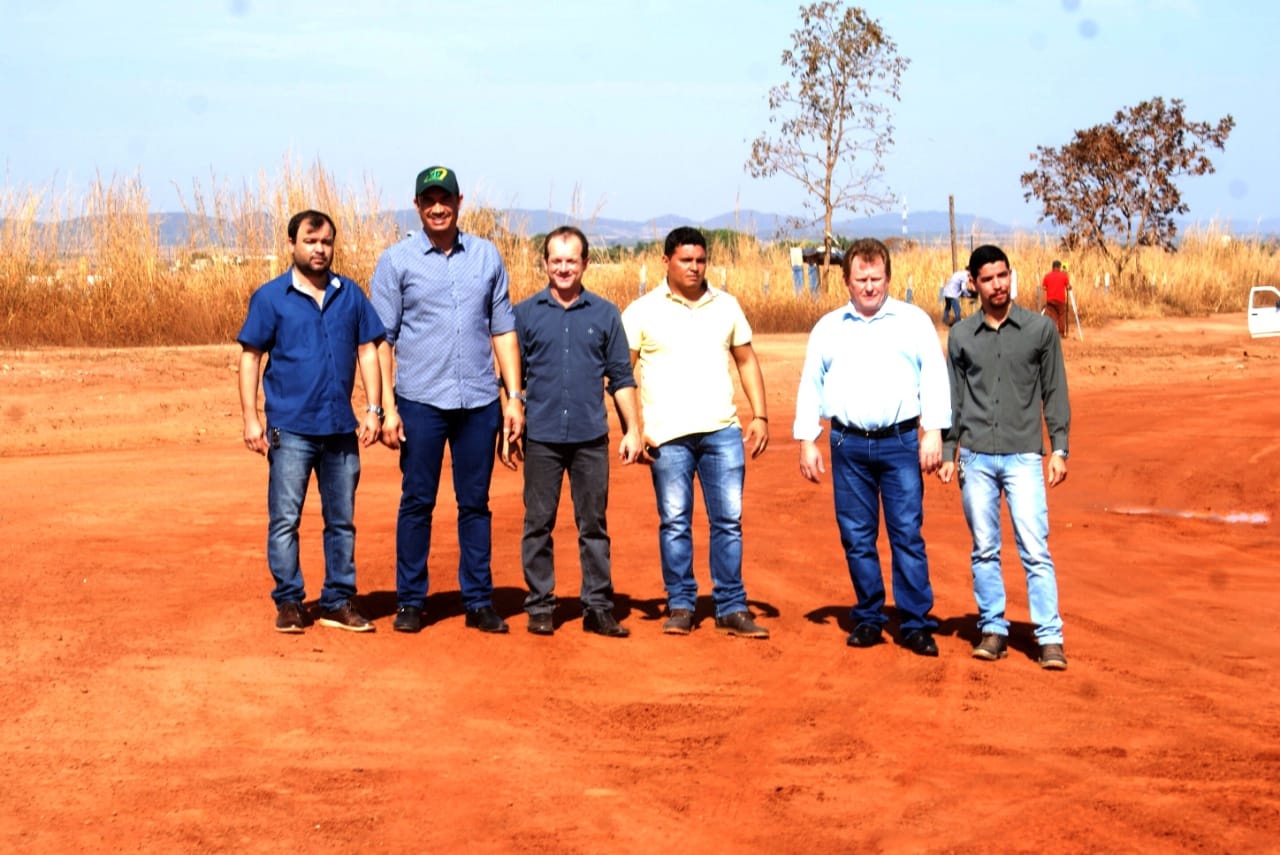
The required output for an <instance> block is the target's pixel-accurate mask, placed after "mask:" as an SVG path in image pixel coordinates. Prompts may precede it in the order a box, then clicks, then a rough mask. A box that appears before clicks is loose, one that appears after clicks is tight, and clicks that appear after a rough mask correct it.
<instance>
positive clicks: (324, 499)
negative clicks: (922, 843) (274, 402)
mask: <svg viewBox="0 0 1280 855" xmlns="http://www.w3.org/2000/svg"><path fill="white" fill-rule="evenodd" d="M271 436H272V438H273V440H272V444H271V448H270V449H268V451H267V461H268V462H269V468H270V474H269V475H268V480H267V515H268V517H269V523H268V528H267V566H268V567H269V568H270V569H271V575H272V577H274V578H275V580H276V586H275V589H274V590H273V591H272V592H271V599H272V600H274V601H275V603H276V605H277V606H278V605H280V604H281V603H300V602H302V601H303V600H305V599H306V590H305V588H304V585H303V581H302V567H301V565H300V564H299V562H298V525H299V523H300V522H301V520H302V506H303V503H304V502H305V501H306V498H307V485H308V484H309V483H310V482H311V473H312V472H315V474H316V487H317V489H318V490H319V492H320V511H321V514H322V515H323V516H324V588H323V589H321V592H320V608H321V609H323V610H325V611H332V610H334V609H340V608H342V605H343V604H344V603H346V601H347V600H349V599H350V598H351V597H352V596H354V595H355V592H356V525H355V508H356V486H357V485H358V484H359V483H360V445H359V443H358V442H357V440H356V435H355V434H354V433H340V434H332V435H327V436H310V435H306V434H300V433H289V432H288V431H283V430H281V431H277V430H275V429H274V428H273V429H272V430H271ZM277 436H278V437H279V440H278V442H277V441H276V440H275V439H274V438H275V437H277Z"/></svg>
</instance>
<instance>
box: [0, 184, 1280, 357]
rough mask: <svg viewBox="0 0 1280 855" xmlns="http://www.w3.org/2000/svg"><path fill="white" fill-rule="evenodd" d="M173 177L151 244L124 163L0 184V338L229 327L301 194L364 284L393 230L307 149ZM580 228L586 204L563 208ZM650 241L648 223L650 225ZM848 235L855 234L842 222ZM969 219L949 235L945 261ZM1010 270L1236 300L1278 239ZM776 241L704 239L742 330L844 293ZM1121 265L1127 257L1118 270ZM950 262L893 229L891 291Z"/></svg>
mask: <svg viewBox="0 0 1280 855" xmlns="http://www.w3.org/2000/svg"><path fill="white" fill-rule="evenodd" d="M211 181H212V186H211V187H209V188H204V187H202V186H201V185H199V184H196V185H194V186H193V188H192V189H191V190H190V191H189V192H187V193H185V194H183V200H182V202H183V209H184V211H185V213H186V215H187V217H188V221H189V222H190V223H191V226H192V227H191V229H190V233H189V237H188V238H187V241H186V244H185V245H183V246H178V247H173V246H164V245H162V244H161V241H160V238H159V230H158V228H157V226H156V225H155V223H154V221H153V219H152V215H151V210H150V200H149V198H148V195H147V192H146V190H145V187H144V185H143V183H142V181H141V179H140V178H139V177H137V176H134V177H131V178H124V179H120V178H113V179H110V180H104V179H101V178H99V179H97V180H95V181H94V182H93V183H92V184H91V185H90V187H89V189H88V190H87V191H86V192H85V193H84V194H83V196H78V197H75V198H72V197H69V196H61V197H60V196H58V195H56V194H55V193H54V192H53V191H52V190H48V189H21V190H12V189H6V190H4V191H3V195H2V196H0V346H3V347H10V348H16V347H23V348H26V347H42V346H110V347H127V346H146V345H181V344H211V343H219V342H229V341H231V340H233V339H234V337H235V335H236V332H237V331H238V330H239V328H240V325H241V322H242V321H243V319H244V314H245V309H246V307H247V305H248V299H249V295H250V294H251V293H252V291H253V290H254V289H255V288H256V287H258V286H259V285H260V284H262V283H263V282H265V281H266V280H267V279H269V278H271V277H273V276H276V275H278V274H279V273H281V272H282V271H284V270H285V269H286V268H287V267H288V265H289V262H290V252H289V245H288V241H287V239H286V235H285V234H284V224H285V223H286V222H287V221H288V218H289V217H290V216H291V215H292V214H293V213H295V212H297V211H299V210H302V209H304V208H317V209H319V210H322V211H324V212H326V213H328V214H329V215H330V216H331V217H332V218H333V219H334V222H335V223H336V224H337V227H338V240H337V247H336V253H335V259H334V269H335V270H336V271H338V272H340V273H342V274H344V275H346V276H350V277H351V278H353V279H355V280H356V281H357V282H359V283H360V284H361V285H362V286H363V287H365V288H367V287H368V283H369V278H370V276H371V275H372V273H373V269H374V266H375V264H376V263H377V259H378V256H379V255H380V254H381V252H382V251H383V249H385V248H386V247H387V245H388V244H389V243H391V242H392V241H395V240H398V239H400V237H401V235H399V234H398V231H397V227H396V224H395V220H394V217H393V216H392V213H391V212H390V211H387V210H383V209H381V208H380V207H379V202H378V199H379V198H380V193H379V191H378V188H377V187H375V186H373V185H372V184H368V185H366V186H362V187H357V188H350V187H339V186H338V185H337V184H336V183H335V181H334V180H333V177H332V175H331V174H330V173H328V172H327V171H326V170H325V169H324V168H323V166H321V165H320V164H319V163H317V164H315V165H313V166H310V167H299V166H297V165H295V164H293V163H290V162H286V163H285V165H284V167H283V168H282V170H281V172H280V173H279V174H278V175H274V176H267V175H266V174H262V175H260V176H259V177H258V179H257V180H256V182H253V183H246V184H244V185H242V186H240V187H239V188H233V187H232V186H231V185H230V184H228V183H226V182H219V181H218V180H217V179H216V177H215V178H213V179H211ZM461 225H462V228H463V229H464V230H465V231H468V232H471V233H474V234H478V235H481V236H483V237H487V238H489V239H491V240H493V241H494V242H495V243H497V245H498V248H499V249H500V250H501V251H502V255H503V257H504V259H505V260H506V263H507V267H508V271H509V273H510V276H511V295H512V299H513V300H519V299H521V298H523V297H525V296H527V295H529V294H531V293H533V292H534V291H536V290H537V289H539V288H541V287H542V286H543V285H544V284H545V281H546V280H545V278H544V276H543V273H542V270H541V267H540V262H541V250H542V247H541V243H540V241H537V240H536V239H535V238H534V237H533V236H531V235H529V234H527V233H526V229H524V228H523V227H522V225H521V224H520V223H513V222H511V221H510V220H509V219H508V218H507V217H506V215H504V214H503V213H502V212H500V211H498V210H496V209H494V208H492V207H487V206H485V205H484V204H483V203H481V204H476V203H475V202H474V200H472V199H471V198H469V197H468V198H467V200H466V203H465V204H464V206H463V211H462V222H461ZM578 225H579V226H581V227H582V228H583V229H584V231H586V232H587V234H588V235H590V234H591V222H590V221H589V220H587V221H585V222H580V223H578ZM655 237H657V238H658V239H659V240H660V239H661V237H662V235H655ZM843 237H846V238H852V237H857V235H845V236H843ZM989 240H990V238H984V237H983V236H982V235H981V234H980V233H973V234H968V233H966V234H963V235H961V236H959V241H960V244H961V246H960V249H959V253H958V254H959V262H960V264H961V265H963V264H964V262H965V260H966V258H967V255H968V249H969V247H970V246H973V245H977V244H979V243H985V242H989ZM1003 246H1004V249H1005V251H1006V252H1007V253H1008V254H1009V257H1010V259H1011V261H1012V263H1013V267H1014V270H1015V273H1016V274H1017V276H1018V297H1017V299H1018V301H1019V302H1020V303H1022V304H1023V305H1025V306H1027V307H1028V308H1032V309H1038V308H1039V300H1040V294H1039V282H1040V279H1041V277H1042V276H1043V275H1044V274H1045V273H1046V272H1047V271H1048V270H1049V267H1050V265H1051V263H1052V261H1053V260H1054V259H1055V258H1057V259H1061V260H1062V261H1063V262H1064V263H1066V265H1067V268H1068V271H1069V273H1070V275H1071V279H1072V284H1073V286H1074V290H1075V296H1076V300H1077V304H1078V307H1079V313H1080V321H1081V323H1082V324H1083V325H1084V326H1085V327H1088V326H1090V325H1099V324H1102V323H1104V322H1106V321H1107V320H1109V319H1113V318H1135V317H1160V316H1166V315H1176V316H1196V315H1207V314H1212V313H1218V312H1235V311H1239V312H1244V311H1245V307H1246V303H1247V300H1248V289H1249V287H1250V286H1252V285H1256V284H1267V285H1274V284H1277V283H1280V245H1278V244H1277V242H1276V241H1258V240H1243V239H1237V238H1235V237H1234V236H1232V235H1231V234H1230V233H1227V232H1224V231H1221V230H1217V229H1199V230H1193V231H1190V232H1187V233H1184V234H1182V235H1181V241H1180V246H1179V249H1178V251H1177V252H1176V253H1165V252H1163V251H1160V250H1156V249H1148V250H1142V251H1141V254H1140V255H1139V257H1138V260H1137V265H1136V274H1134V275H1129V274H1128V272H1127V273H1126V276H1125V278H1124V279H1123V280H1122V281H1115V280H1113V279H1111V278H1110V277H1109V276H1108V273H1107V271H1108V267H1107V264H1106V262H1105V261H1104V260H1103V259H1102V258H1100V257H1099V256H1097V255H1095V254H1088V253H1072V254H1063V253H1062V252H1061V251H1060V250H1059V249H1058V247H1057V242H1056V240H1055V239H1054V238H1053V237H1052V236H1048V235H1037V234H1026V235H1022V236H1017V237H1015V238H1013V239H1012V240H1005V241H1004V242H1003ZM788 250H789V244H788V243H787V242H786V241H776V242H760V241H757V240H756V239H755V238H754V237H752V236H750V235H747V234H736V235H731V236H730V237H729V239H728V240H726V241H722V242H716V243H714V244H713V246H712V249H711V257H710V268H709V270H708V275H707V278H708V280H709V281H710V282H711V284H712V285H714V286H716V287H723V288H726V289H727V290H729V291H730V292H731V293H733V294H734V295H736V296H737V297H738V299H739V300H740V301H741V302H742V304H743V307H744V309H745V310H746V313H747V317H748V318H749V319H750V321H751V324H752V327H753V328H754V329H755V330H756V331H758V332H804V331H807V330H808V329H809V328H810V327H812V326H813V324H814V323H815V322H816V321H817V319H818V318H819V317H820V316H821V315H822V314H823V313H824V312H826V311H829V310H831V309H833V308H836V307H837V306H839V305H841V304H842V303H844V302H845V301H846V300H847V299H848V294H847V292H846V291H845V289H844V286H843V283H842V281H841V278H840V274H839V269H838V268H836V267H832V268H831V269H830V270H829V271H828V272H826V273H824V275H823V282H822V286H821V288H820V289H819V293H818V295H817V297H816V299H814V298H811V297H810V296H809V292H808V286H807V281H806V287H805V291H804V294H803V295H802V296H797V295H796V294H795V292H794V288H793V285H792V272H791V265H790V261H789V256H788ZM1134 269H1135V268H1134V266H1133V265H1131V267H1130V270H1134ZM951 273H952V261H951V249H950V246H949V243H947V242H944V243H940V244H939V243H933V244H927V245H919V244H908V245H907V246H905V247H903V248H900V249H898V250H896V251H895V252H894V255H893V280H892V283H891V293H892V294H893V295H894V296H895V297H898V298H900V299H907V298H908V297H909V299H910V300H911V302H913V303H915V304H916V305H918V306H920V307H921V308H923V309H925V310H926V311H927V312H929V313H930V314H931V315H932V316H933V317H934V318H935V319H940V317H941V309H942V304H941V300H940V297H939V288H940V286H941V284H942V283H943V281H945V280H946V278H947V277H948V276H950V274H951ZM642 274H643V281H644V283H645V286H647V287H648V288H650V289H652V288H653V287H655V286H656V285H657V284H658V283H659V282H660V281H661V280H662V276H663V265H662V258H661V245H660V243H659V245H658V246H657V248H648V249H643V248H642V249H639V250H636V251H629V252H616V251H615V252H612V253H610V254H609V255H608V256H599V257H596V256H594V255H593V263H592V264H591V266H590V267H589V268H588V270H587V274H586V278H585V279H586V284H587V287H588V288H590V289H592V290H593V291H595V292H597V293H600V294H603V295H604V296H606V297H608V298H609V299H610V300H613V301H614V302H615V303H617V304H618V305H619V306H626V304H627V303H629V302H630V301H631V300H633V299H635V298H636V297H637V296H638V295H639V293H640V289H641V282H642Z"/></svg>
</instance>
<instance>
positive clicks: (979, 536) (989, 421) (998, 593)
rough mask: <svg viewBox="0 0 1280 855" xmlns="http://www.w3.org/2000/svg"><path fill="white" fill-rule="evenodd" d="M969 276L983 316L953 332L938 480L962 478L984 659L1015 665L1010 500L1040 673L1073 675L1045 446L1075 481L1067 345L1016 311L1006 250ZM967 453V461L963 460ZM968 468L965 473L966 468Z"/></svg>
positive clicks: (1060, 472) (1056, 476)
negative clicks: (1004, 563)
mask: <svg viewBox="0 0 1280 855" xmlns="http://www.w3.org/2000/svg"><path fill="white" fill-rule="evenodd" d="M969 275H970V276H971V277H972V280H973V284H974V287H976V289H977V291H978V298H979V300H980V301H981V304H982V311H981V312H978V313H975V314H973V315H970V316H969V317H968V318H965V319H964V320H963V321H960V322H959V323H957V324H956V325H955V326H954V327H952V328H951V334H950V336H949V340H948V344H947V355H948V357H949V359H950V366H949V367H950V372H951V407H952V419H951V429H950V431H949V432H948V433H947V435H946V438H945V440H944V443H943V448H942V459H943V461H944V462H943V464H942V467H941V468H940V469H939V470H938V477H939V478H941V479H942V482H943V483H949V482H950V481H951V479H952V477H953V476H958V479H959V481H960V492H961V497H962V502H963V505H964V516H965V520H966V521H967V522H968V524H969V530H970V532H971V533H972V534H973V553H972V558H971V560H972V567H973V593H974V598H975V599H976V600H977V604H978V625H979V630H980V631H981V633H982V640H981V641H980V642H979V643H978V645H977V646H976V647H974V648H973V656H974V658H975V659H986V660H996V659H1002V658H1004V656H1005V649H1006V646H1007V642H1008V636H1009V621H1008V620H1007V619H1006V618H1005V590H1004V580H1003V577H1002V573H1001V567H1000V540H1001V538H1000V494H1001V493H1004V496H1005V501H1006V502H1007V503H1008V505H1009V517H1010V519H1011V520H1012V521H1013V529H1014V535H1015V537H1016V540H1017V544H1018V555H1019V557H1020V558H1021V559H1022V567H1023V570H1024V571H1025V572H1026V576H1027V602H1028V607H1029V610H1030V612H1031V621H1032V623H1034V624H1035V637H1036V641H1037V643H1039V645H1040V666H1041V667H1042V668H1047V669H1051V670H1063V669H1065V668H1066V667H1067V658H1066V656H1065V655H1064V653H1063V648H1062V618H1061V616H1059V614H1058V584H1057V580H1056V579H1055V577H1054V567H1053V559H1052V558H1051V557H1050V555H1049V542H1048V541H1049V509H1048V504H1047V502H1046V499H1045V474H1044V468H1043V462H1042V461H1043V456H1044V440H1043V429H1042V426H1041V425H1042V422H1041V419H1042V418H1043V424H1044V425H1047V426H1048V428H1049V441H1050V443H1051V445H1052V450H1053V453H1052V455H1051V456H1050V457H1049V475H1048V482H1049V486H1050V487H1053V486H1056V485H1058V484H1061V483H1062V482H1063V481H1065V480H1066V478H1067V450H1068V449H1067V435H1068V432H1069V430H1070V427H1071V404H1070V401H1069V400H1068V397H1067V375H1066V370H1065V368H1064V367H1063V362H1062V344H1061V342H1060V340H1059V339H1058V333H1057V330H1055V329H1054V326H1053V322H1052V321H1050V320H1049V319H1048V318H1046V317H1044V316H1042V315H1037V314H1035V313H1033V312H1030V311H1028V310H1027V309H1024V308H1022V307H1021V306H1019V305H1017V304H1016V303H1014V302H1013V299H1012V297H1011V295H1010V287H1009V281H1010V269H1009V258H1008V256H1006V255H1005V253H1004V251H1003V250H1002V249H1000V248H999V247H996V246H990V245H986V246H980V247H978V248H977V249H975V250H974V251H973V253H972V255H970V256H969ZM957 450H958V452H959V453H958V455H957ZM957 460H958V463H957Z"/></svg>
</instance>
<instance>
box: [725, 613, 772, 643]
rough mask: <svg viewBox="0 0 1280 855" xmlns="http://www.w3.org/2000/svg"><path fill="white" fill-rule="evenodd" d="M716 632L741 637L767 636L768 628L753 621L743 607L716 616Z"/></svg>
mask: <svg viewBox="0 0 1280 855" xmlns="http://www.w3.org/2000/svg"><path fill="white" fill-rule="evenodd" d="M716 632H722V633H724V634H725V635H738V636H741V637H743V638H768V637H769V630H767V629H765V628H764V627H762V626H761V625H760V624H758V623H756V622H755V619H754V618H753V616H752V614H751V612H749V611H747V610H746V609H743V610H742V611H740V612H732V613H731V614H727V615H725V616H724V617H718V618H716Z"/></svg>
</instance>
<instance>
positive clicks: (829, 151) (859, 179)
mask: <svg viewBox="0 0 1280 855" xmlns="http://www.w3.org/2000/svg"><path fill="white" fill-rule="evenodd" d="M791 42H792V46H791V47H790V48H789V49H787V50H785V51H783V53H782V67H783V69H784V70H786V71H787V73H788V74H789V75H790V77H791V80H789V81H787V82H786V83H782V84H780V85H778V86H774V87H773V88H772V89H770V90H769V109H770V111H771V114H770V116H769V124H770V126H771V129H770V131H766V132H765V133H762V134H761V135H760V136H759V137H757V138H756V139H755V141H754V142H752V144H751V157H750V158H749V159H748V160H747V163H746V165H745V168H746V170H747V172H749V173H750V174H751V176H752V177H753V178H766V177H769V176H772V175H775V174H777V173H782V174H783V175H787V176H789V177H791V178H794V179H795V180H796V181H798V182H800V184H801V186H803V187H804V189H805V192H806V194H807V196H806V199H805V202H804V207H805V210H806V211H808V212H810V214H811V216H810V217H808V218H804V217H796V218H792V221H791V226H792V227H793V228H797V229H799V228H804V227H806V226H810V225H813V224H815V223H817V222H819V221H821V222H822V224H823V234H824V235H825V236H826V251H825V254H824V258H823V261H824V263H825V264H827V265H829V264H830V262H831V225H832V215H833V213H834V212H835V211H837V210H849V211H854V212H856V211H859V210H861V211H864V212H867V213H871V212H873V211H876V210H884V209H887V208H888V207H889V206H890V205H892V204H893V202H894V197H893V194H892V193H890V192H889V191H888V189H887V187H886V186H885V184H884V180H883V173H884V168H883V166H882V164H881V159H882V158H883V156H884V154H885V152H886V151H887V150H888V148H889V146H891V145H892V144H893V124H892V116H893V113H892V109H891V107H892V102H894V101H898V100H899V97H898V84H899V79H900V78H901V76H902V72H903V71H905V70H906V68H907V65H908V64H909V63H910V60H908V59H906V58H905V57H901V56H898V49H897V45H896V44H895V43H894V42H893V40H892V39H890V38H889V36H888V35H886V34H885V31H884V29H883V28H882V27H881V26H880V23H879V22H878V21H876V20H875V19H873V18H871V17H870V16H869V15H868V14H867V13H866V11H864V10H863V9H860V8H858V7H856V6H846V5H845V4H844V3H843V2H837V0H820V2H816V3H811V4H809V5H807V6H802V7H800V27H799V29H797V30H796V31H795V32H793V33H792V34H791Z"/></svg>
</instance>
